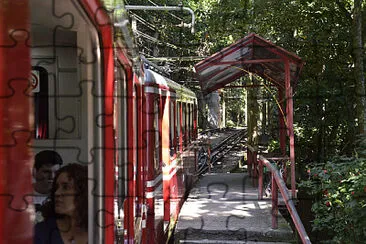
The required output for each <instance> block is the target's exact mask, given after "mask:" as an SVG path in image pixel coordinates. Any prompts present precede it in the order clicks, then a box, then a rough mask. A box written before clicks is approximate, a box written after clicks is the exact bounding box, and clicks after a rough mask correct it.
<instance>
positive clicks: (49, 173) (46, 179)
mask: <svg viewBox="0 0 366 244" xmlns="http://www.w3.org/2000/svg"><path fill="white" fill-rule="evenodd" d="M59 168H60V166H59V165H52V164H44V165H42V166H41V167H40V168H39V169H38V170H37V171H36V173H35V180H36V190H37V191H38V192H39V193H42V194H48V193H49V192H50V190H51V188H52V182H53V178H54V176H55V172H56V170H58V169H59Z"/></svg>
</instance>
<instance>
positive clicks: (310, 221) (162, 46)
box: [106, 0, 366, 243]
mask: <svg viewBox="0 0 366 244" xmlns="http://www.w3.org/2000/svg"><path fill="white" fill-rule="evenodd" d="M112 1H113V0H112ZM106 2H108V1H106ZM125 4H126V5H150V6H154V5H159V6H164V5H167V6H183V7H189V8H191V9H192V10H193V11H194V12H195V16H196V23H195V32H194V33H192V32H191V28H189V23H190V22H191V16H190V15H189V14H187V12H184V11H130V12H129V14H130V17H131V21H132V24H133V29H134V34H135V36H136V43H137V45H138V50H139V51H140V54H142V55H144V56H145V57H146V58H148V59H149V60H151V61H153V62H155V63H156V64H158V65H161V67H162V68H163V69H164V70H165V71H166V73H167V74H168V75H169V76H170V77H171V78H172V79H173V80H175V81H178V82H181V83H183V84H184V85H186V86H188V87H190V88H192V89H194V90H196V92H197V93H199V86H198V83H197V82H196V81H195V78H194V72H193V66H194V64H196V63H198V62H199V61H200V60H202V59H204V58H205V57H208V56H210V55H212V54H213V53H215V52H217V51H220V50H221V49H223V48H225V47H227V46H229V45H230V44H232V43H234V42H235V41H237V40H239V39H241V38H243V37H245V36H246V35H247V34H249V33H252V32H254V33H256V34H258V35H260V36H262V37H264V38H266V39H268V40H270V41H271V42H273V43H274V44H276V45H277V46H280V47H282V48H284V49H286V50H288V51H290V52H293V53H295V54H296V55H298V56H299V57H301V58H302V59H303V60H304V61H305V66H304V68H303V70H302V73H301V75H300V79H299V81H298V84H297V86H296V89H295V92H294V97H293V99H294V128H295V145H296V148H295V150H296V164H297V166H296V167H297V169H298V172H297V175H298V179H297V181H298V182H299V184H300V186H301V188H300V192H299V199H300V200H301V199H303V200H304V202H306V201H305V200H307V201H308V202H310V204H312V214H311V215H310V213H309V212H308V209H306V210H302V211H301V209H299V211H300V212H301V213H300V215H301V216H302V217H303V221H304V224H305V226H306V227H307V230H308V232H311V233H310V235H311V238H312V241H313V243H317V242H321V241H324V242H332V243H334V242H335V243H361V242H363V240H366V227H365V226H366V163H365V161H366V160H365V158H364V157H366V136H365V131H366V126H365V121H366V120H365V119H364V117H365V114H366V113H365V84H364V83H365V70H366V69H365V63H366V58H365V57H366V55H365V50H366V45H365V43H366V11H365V10H366V3H365V2H363V1H362V0H182V1H181V0H153V1H150V0H141V1H139V0H126V1H125ZM244 79H247V78H244ZM242 82H243V81H242V80H239V81H238V83H239V84H240V83H242ZM265 93H266V92H263V91H258V94H259V96H260V97H261V96H262V97H261V98H262V99H263V95H260V94H265ZM222 94H224V97H225V98H226V100H225V99H223V100H224V101H226V114H227V119H226V120H227V123H228V124H229V125H239V126H243V125H245V118H244V119H243V117H244V115H245V106H246V104H245V102H244V100H245V97H246V95H247V91H246V90H245V89H230V90H225V91H222ZM222 94H221V96H223V95H222ZM267 95H268V94H267ZM230 98H232V99H230ZM266 98H267V99H268V96H267V97H266ZM269 119H270V118H268V120H269ZM274 121H276V119H275V120H274ZM271 145H276V140H275V139H274V140H272V141H271ZM300 202H301V201H300ZM299 206H300V207H301V206H303V207H304V208H307V207H308V208H309V206H307V205H306V203H305V205H301V203H300V204H299ZM309 216H310V217H309ZM320 232H323V233H327V236H324V235H319V233H320Z"/></svg>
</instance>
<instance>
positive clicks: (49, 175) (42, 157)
mask: <svg viewBox="0 0 366 244" xmlns="http://www.w3.org/2000/svg"><path fill="white" fill-rule="evenodd" d="M62 163H63V161H62V158H61V156H60V154H58V153H57V152H55V151H52V150H44V151H41V152H39V153H37V154H36V156H35V159H34V167H33V178H34V183H33V189H34V194H33V203H34V206H35V210H36V219H35V221H36V223H37V222H39V221H41V220H42V215H41V208H42V205H43V204H44V203H45V201H46V199H47V197H48V196H49V193H50V190H51V187H52V183H53V178H54V175H55V172H56V170H58V169H59V168H60V167H61V165H62Z"/></svg>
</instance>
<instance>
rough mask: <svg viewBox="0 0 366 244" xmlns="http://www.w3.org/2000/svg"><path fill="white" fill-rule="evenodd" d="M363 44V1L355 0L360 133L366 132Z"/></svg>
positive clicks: (356, 76)
mask: <svg viewBox="0 0 366 244" xmlns="http://www.w3.org/2000/svg"><path fill="white" fill-rule="evenodd" d="M362 48H363V44H362V0H354V8H353V60H354V64H355V68H354V74H355V81H356V88H357V89H356V91H357V94H356V95H357V101H358V102H357V103H358V104H357V107H358V109H357V112H358V113H357V114H358V119H359V121H358V128H359V133H360V134H362V133H364V132H365V131H366V124H365V122H366V119H365V114H366V113H365V105H366V100H365V76H364V68H363V50H362Z"/></svg>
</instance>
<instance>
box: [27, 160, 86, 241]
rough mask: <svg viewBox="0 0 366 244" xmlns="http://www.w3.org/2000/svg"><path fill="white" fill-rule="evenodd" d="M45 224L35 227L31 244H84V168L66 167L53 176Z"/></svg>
mask: <svg viewBox="0 0 366 244" xmlns="http://www.w3.org/2000/svg"><path fill="white" fill-rule="evenodd" d="M43 215H44V217H45V221H43V222H41V223H38V224H37V225H36V227H35V238H34V243H35V244H46V243H55V244H56V243H57V244H63V243H75V244H77V243H83V244H85V243H87V242H88V173H87V167H86V166H82V165H80V164H75V163H73V164H68V165H66V166H64V167H62V168H61V169H59V170H58V171H57V172H56V175H55V179H54V181H53V185H52V189H51V195H50V199H49V201H48V202H47V203H46V205H45V207H44V209H43Z"/></svg>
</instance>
